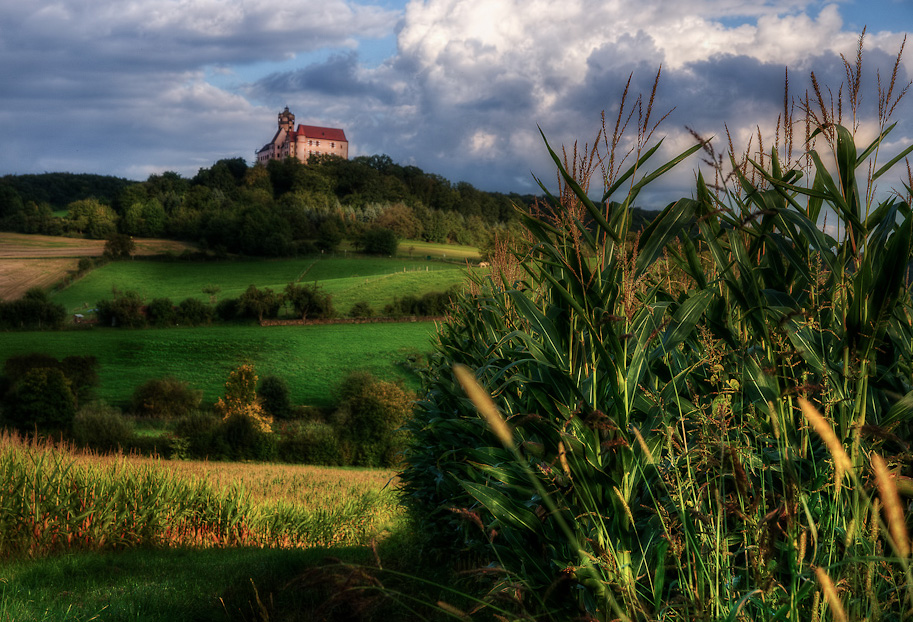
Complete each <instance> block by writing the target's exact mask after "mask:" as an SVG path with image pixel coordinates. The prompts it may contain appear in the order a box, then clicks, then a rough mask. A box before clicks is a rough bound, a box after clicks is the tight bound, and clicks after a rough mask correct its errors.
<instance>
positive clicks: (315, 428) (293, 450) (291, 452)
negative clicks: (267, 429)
mask: <svg viewBox="0 0 913 622" xmlns="http://www.w3.org/2000/svg"><path fill="white" fill-rule="evenodd" d="M277 432H278V434H279V443H278V457H279V459H280V460H282V461H284V462H290V463H303V464H319V465H323V466H341V465H344V464H345V463H344V462H343V461H342V456H341V454H340V447H339V439H338V438H337V436H336V432H335V430H334V429H333V427H332V426H331V425H329V424H328V423H323V422H320V421H302V422H292V423H285V424H283V425H282V426H281V427H280V428H279V429H278V430H277Z"/></svg>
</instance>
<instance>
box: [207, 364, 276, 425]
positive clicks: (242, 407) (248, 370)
mask: <svg viewBox="0 0 913 622" xmlns="http://www.w3.org/2000/svg"><path fill="white" fill-rule="evenodd" d="M214 409H215V411H216V413H218V414H219V416H221V417H222V420H223V421H228V420H229V419H231V418H234V417H242V418H247V419H249V420H250V421H251V422H252V423H253V424H254V425H255V427H256V428H257V429H258V430H259V431H261V432H264V433H268V432H271V431H272V428H271V427H270V424H271V423H272V418H271V417H269V415H267V414H266V413H265V412H264V411H263V407H262V406H261V405H260V400H259V399H258V398H257V374H256V373H255V371H254V366H253V365H251V364H250V363H245V364H243V365H240V366H238V368H237V369H235V370H234V371H232V372H230V373H229V374H228V381H227V382H226V383H225V396H224V397H220V398H219V401H217V402H216V404H215V406H214Z"/></svg>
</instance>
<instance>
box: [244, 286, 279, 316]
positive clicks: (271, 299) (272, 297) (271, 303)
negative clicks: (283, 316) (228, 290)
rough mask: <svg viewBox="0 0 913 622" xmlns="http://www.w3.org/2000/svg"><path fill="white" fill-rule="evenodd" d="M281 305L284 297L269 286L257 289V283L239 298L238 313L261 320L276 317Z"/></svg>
mask: <svg viewBox="0 0 913 622" xmlns="http://www.w3.org/2000/svg"><path fill="white" fill-rule="evenodd" d="M281 306H282V299H281V298H280V297H279V296H278V295H277V294H276V292H274V291H273V290H271V289H270V288H268V287H264V288H263V289H257V287H256V286H255V285H251V286H249V287H248V288H247V289H246V290H244V293H243V294H241V297H240V298H238V314H239V315H241V316H243V317H249V318H256V319H257V320H261V321H262V320H263V318H265V317H266V318H274V317H276V315H278V313H279V307H281Z"/></svg>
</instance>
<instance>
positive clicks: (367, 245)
mask: <svg viewBox="0 0 913 622" xmlns="http://www.w3.org/2000/svg"><path fill="white" fill-rule="evenodd" d="M358 248H360V249H361V251H362V252H364V253H366V254H368V255H385V256H388V257H392V256H393V255H396V251H397V249H399V238H398V237H397V235H396V233H395V232H393V231H391V230H390V229H383V228H381V227H371V228H369V229H367V230H365V232H364V233H362V234H361V237H359V239H358Z"/></svg>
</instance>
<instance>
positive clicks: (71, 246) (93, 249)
mask: <svg viewBox="0 0 913 622" xmlns="http://www.w3.org/2000/svg"><path fill="white" fill-rule="evenodd" d="M192 248H193V247H192V246H191V245H189V244H186V243H184V242H176V241H173V240H144V239H138V240H136V254H137V255H158V254H161V253H164V252H167V251H171V252H175V253H180V252H181V251H183V250H185V249H192ZM104 250H105V241H104V240H84V239H79V238H64V237H54V236H48V235H24V234H21V233H0V300H13V299H16V298H19V297H20V296H22V295H23V294H24V293H25V292H26V291H27V290H29V289H30V288H32V287H42V288H47V287H50V286H52V285H54V284H55V283H57V282H59V281H60V280H62V279H63V278H64V277H65V276H67V274H69V273H72V272H75V271H76V267H77V264H78V261H79V258H80V257H100V256H101V254H102V253H103V252H104Z"/></svg>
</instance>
